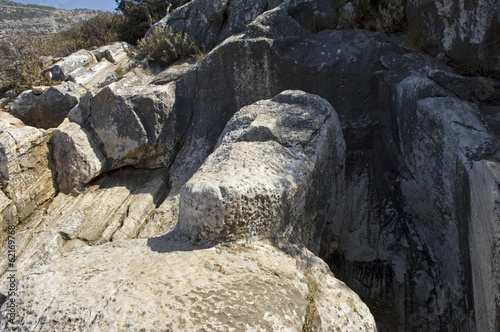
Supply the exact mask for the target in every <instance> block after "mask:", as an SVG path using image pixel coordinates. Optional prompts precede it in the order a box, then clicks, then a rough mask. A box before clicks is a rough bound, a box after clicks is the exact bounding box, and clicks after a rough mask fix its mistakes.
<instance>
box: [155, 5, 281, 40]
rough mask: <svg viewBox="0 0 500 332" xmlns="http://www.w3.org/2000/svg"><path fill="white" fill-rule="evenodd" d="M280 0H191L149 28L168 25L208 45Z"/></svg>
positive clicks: (235, 30)
mask: <svg viewBox="0 0 500 332" xmlns="http://www.w3.org/2000/svg"><path fill="white" fill-rule="evenodd" d="M280 2H281V1H280V0H258V1H253V0H244V1H228V0H217V1H203V0H201V1H200V0H193V1H189V2H188V3H187V4H185V5H184V6H181V7H179V8H177V9H175V10H174V11H172V12H171V13H170V14H168V15H167V16H166V17H165V18H164V19H163V20H161V21H160V22H158V23H157V24H155V25H154V26H153V27H151V29H154V28H155V27H157V26H169V27H172V29H173V30H174V31H175V32H181V33H186V34H187V35H188V36H189V38H190V39H191V40H193V42H195V43H196V44H198V45H201V46H203V47H204V48H206V49H211V48H213V47H214V46H216V45H217V44H218V43H220V42H222V41H223V40H224V39H226V38H227V37H229V36H231V35H234V34H237V33H240V32H242V31H244V30H245V27H246V25H247V24H248V23H250V22H252V21H253V20H254V19H255V18H256V17H257V16H259V15H260V14H262V13H263V12H265V11H266V10H268V9H270V8H273V7H276V6H277V5H279V3H280ZM151 29H150V31H151Z"/></svg>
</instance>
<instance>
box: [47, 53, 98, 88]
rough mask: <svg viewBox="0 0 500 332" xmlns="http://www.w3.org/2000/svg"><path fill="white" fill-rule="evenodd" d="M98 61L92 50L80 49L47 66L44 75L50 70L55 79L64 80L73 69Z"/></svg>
mask: <svg viewBox="0 0 500 332" xmlns="http://www.w3.org/2000/svg"><path fill="white" fill-rule="evenodd" d="M96 61H97V60H96V57H95V55H94V53H92V52H91V51H87V50H79V51H77V52H75V53H72V54H71V55H69V56H67V57H64V58H63V59H62V60H60V61H58V62H57V63H56V64H54V65H52V66H50V67H48V68H46V69H45V70H44V71H43V72H42V75H45V73H49V72H50V73H51V78H52V79H53V80H55V81H63V80H65V79H66V78H67V76H68V75H69V74H70V73H71V72H72V71H73V70H75V69H78V68H82V67H85V66H87V65H89V64H92V63H95V62H96Z"/></svg>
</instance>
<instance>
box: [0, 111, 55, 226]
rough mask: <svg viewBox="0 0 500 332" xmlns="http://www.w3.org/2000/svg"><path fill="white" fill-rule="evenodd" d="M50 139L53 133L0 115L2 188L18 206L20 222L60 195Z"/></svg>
mask: <svg viewBox="0 0 500 332" xmlns="http://www.w3.org/2000/svg"><path fill="white" fill-rule="evenodd" d="M50 137H51V133H50V132H46V131H44V130H40V129H37V128H34V127H28V126H24V125H23V124H22V122H20V121H19V120H18V119H16V118H14V117H12V116H11V115H10V114H8V113H4V112H0V188H1V189H2V191H3V193H4V194H5V195H6V196H7V197H8V198H10V199H11V200H12V202H13V204H14V205H15V207H16V211H17V216H18V218H19V220H23V219H25V218H26V217H28V216H29V215H30V214H31V213H32V212H33V211H34V210H35V209H36V208H37V207H38V206H39V205H41V204H42V203H43V202H45V201H47V200H49V199H50V198H52V196H54V194H55V192H56V187H55V185H54V181H53V175H52V169H53V165H52V159H51V156H50V154H51V148H50V145H49V143H48V142H49V140H50ZM8 205H10V204H8ZM9 219H12V218H9ZM0 224H1V223H0Z"/></svg>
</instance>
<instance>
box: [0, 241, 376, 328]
mask: <svg viewBox="0 0 500 332" xmlns="http://www.w3.org/2000/svg"><path fill="white" fill-rule="evenodd" d="M161 262H168V264H164V263H161ZM36 271H37V272H36V273H33V274H30V275H29V276H27V277H26V278H25V279H24V280H23V281H22V282H21V284H20V285H19V296H18V304H19V317H20V318H19V319H18V320H17V321H16V323H17V324H19V325H20V326H22V327H23V328H27V329H29V330H31V331H57V330H68V329H69V330H82V329H98V330H108V331H123V330H124V329H125V330H137V331H139V330H141V329H142V330H145V331H157V330H162V329H172V330H221V329H236V330H243V331H246V330H288V331H300V330H302V327H303V325H304V323H305V319H306V318H305V316H306V312H308V310H312V315H313V317H314V321H313V323H312V325H311V326H312V327H315V328H317V329H320V330H329V329H332V328H334V327H335V326H338V327H339V328H340V327H342V328H343V329H347V330H362V331H374V330H375V323H374V321H373V318H372V317H371V315H370V312H369V310H368V308H367V307H366V305H364V303H362V302H361V300H360V299H359V297H358V296H357V295H356V294H355V293H354V292H352V291H351V290H349V289H348V288H347V287H346V286H345V285H344V284H343V283H342V282H340V281H338V280H337V279H335V278H334V277H333V275H332V274H331V272H330V271H329V269H328V266H327V265H326V264H325V263H324V262H323V261H321V260H320V259H318V258H316V257H314V256H313V255H311V254H310V253H309V252H307V251H303V252H302V253H300V254H299V253H297V254H295V255H292V256H290V254H288V253H286V252H283V251H281V250H279V249H277V248H275V247H273V246H271V245H269V244H267V243H261V242H256V243H253V244H251V245H220V246H216V247H212V248H197V247H193V246H190V245H187V244H185V243H182V242H178V241H176V240H175V239H172V238H168V237H164V238H153V239H149V240H134V241H128V242H117V243H113V244H109V245H105V246H101V247H98V248H85V249H83V250H79V251H77V252H75V253H74V254H69V255H65V256H64V257H63V258H60V259H58V260H57V261H54V262H53V263H51V264H49V265H47V266H44V267H41V268H40V269H38V270H36ZM308 294H312V295H311V298H309V299H308ZM313 306H314V307H313ZM6 313H7V312H6V311H5V310H2V311H1V312H0V317H2V322H3V323H2V327H3V328H14V327H15V326H16V325H17V324H14V325H11V324H8V323H5V322H6V318H7V316H6Z"/></svg>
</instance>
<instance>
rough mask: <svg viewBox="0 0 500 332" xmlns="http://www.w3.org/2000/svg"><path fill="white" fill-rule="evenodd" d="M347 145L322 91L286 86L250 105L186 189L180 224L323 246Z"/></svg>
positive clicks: (209, 235) (223, 234)
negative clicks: (322, 237) (312, 92)
mask: <svg viewBox="0 0 500 332" xmlns="http://www.w3.org/2000/svg"><path fill="white" fill-rule="evenodd" d="M344 153H345V144H344V140H343V137H342V129H341V127H340V123H339V121H338V117H337V115H336V113H335V111H334V110H333V108H332V107H331V106H330V104H329V103H328V102H327V101H326V100H324V99H322V98H320V97H318V96H314V95H309V94H306V93H304V92H301V91H284V92H282V93H280V94H279V95H277V96H276V97H274V98H273V99H270V100H265V101H259V102H257V103H255V104H252V105H249V106H246V107H244V108H242V109H241V110H239V111H238V112H237V113H236V114H235V115H234V116H233V118H232V119H231V120H230V121H229V122H228V124H227V125H226V128H225V130H224V132H223V133H222V135H221V137H220V138H219V143H218V145H217V147H216V149H215V151H214V152H213V153H212V154H211V155H210V156H209V157H208V158H207V160H206V161H205V163H204V164H203V165H202V166H201V168H200V169H199V170H198V172H196V174H195V175H194V176H193V177H192V178H191V179H190V180H189V181H188V182H187V184H186V185H185V186H184V187H183V189H182V190H181V196H180V209H179V223H178V230H179V231H180V232H181V233H183V234H184V235H185V236H188V237H191V238H194V239H196V240H204V241H210V242H223V241H228V240H232V241H234V240H241V239H247V240H251V239H259V238H273V239H278V240H280V241H288V240H294V241H295V242H297V243H302V244H304V245H307V246H308V247H309V248H315V250H319V243H318V242H317V239H319V234H321V232H322V229H323V225H324V224H325V222H326V220H327V219H328V216H329V215H330V214H331V213H332V211H331V208H332V207H334V206H335V204H336V202H335V196H336V192H337V190H338V189H339V187H341V186H342V183H341V182H342V180H341V179H342V177H343V170H344ZM326 183H329V184H328V185H327V184H326Z"/></svg>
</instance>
